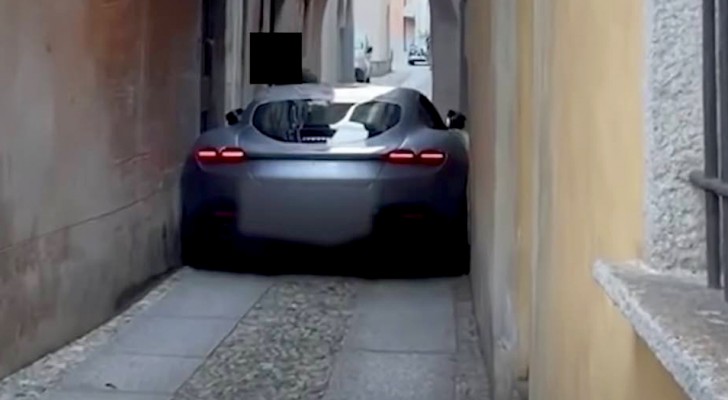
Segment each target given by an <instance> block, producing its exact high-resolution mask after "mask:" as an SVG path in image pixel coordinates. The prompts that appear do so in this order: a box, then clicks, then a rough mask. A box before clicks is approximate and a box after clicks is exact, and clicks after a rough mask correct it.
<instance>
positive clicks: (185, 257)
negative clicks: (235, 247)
mask: <svg viewBox="0 0 728 400" xmlns="http://www.w3.org/2000/svg"><path fill="white" fill-rule="evenodd" d="M197 228H198V227H197V226H196V224H194V223H193V222H192V221H191V220H190V219H188V218H186V219H184V220H183V222H182V226H181V247H182V249H181V250H182V251H181V253H182V254H181V255H182V263H183V265H186V266H188V267H190V268H194V269H200V270H218V269H221V266H222V264H221V263H222V262H224V261H225V258H226V255H227V254H226V253H225V251H224V250H225V249H223V248H220V246H219V244H220V243H219V242H218V240H217V239H216V238H215V236H214V235H206V234H199V233H198V232H199V231H198V229H197ZM202 231H207V230H205V229H203V230H202Z"/></svg>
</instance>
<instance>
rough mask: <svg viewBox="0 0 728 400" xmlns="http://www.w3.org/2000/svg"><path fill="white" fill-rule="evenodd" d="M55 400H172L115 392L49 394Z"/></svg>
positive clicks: (150, 395)
mask: <svg viewBox="0 0 728 400" xmlns="http://www.w3.org/2000/svg"><path fill="white" fill-rule="evenodd" d="M49 395H50V396H49V398H51V399H53V400H171V396H169V395H154V394H138V393H113V392H60V391H55V392H51V393H49Z"/></svg>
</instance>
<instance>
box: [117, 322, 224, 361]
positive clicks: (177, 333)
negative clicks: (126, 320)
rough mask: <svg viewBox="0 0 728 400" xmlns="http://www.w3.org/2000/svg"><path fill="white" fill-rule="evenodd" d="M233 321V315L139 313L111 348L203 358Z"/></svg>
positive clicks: (146, 353)
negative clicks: (221, 317)
mask: <svg viewBox="0 0 728 400" xmlns="http://www.w3.org/2000/svg"><path fill="white" fill-rule="evenodd" d="M236 323H237V320H236V319H220V318H179V317H147V316H140V317H139V318H137V319H136V320H135V321H133V322H132V323H131V324H129V325H128V326H127V327H125V329H124V330H123V331H121V332H119V335H118V336H117V338H116V340H115V341H114V344H113V345H112V349H111V351H112V352H117V353H132V354H143V355H157V356H181V357H201V358H203V357H206V356H207V355H209V354H210V353H211V352H212V350H213V349H214V348H215V347H216V346H217V345H218V344H219V343H220V342H221V341H222V340H223V339H224V338H225V337H226V336H227V335H228V334H229V333H230V331H232V329H233V328H234V327H235V324H236Z"/></svg>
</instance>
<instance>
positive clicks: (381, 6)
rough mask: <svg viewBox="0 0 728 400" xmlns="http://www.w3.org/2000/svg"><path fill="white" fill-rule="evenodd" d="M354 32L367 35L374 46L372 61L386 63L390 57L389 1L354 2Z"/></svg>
mask: <svg viewBox="0 0 728 400" xmlns="http://www.w3.org/2000/svg"><path fill="white" fill-rule="evenodd" d="M353 2H354V30H355V31H356V32H358V33H359V34H361V35H367V37H368V38H369V45H370V46H372V48H373V49H372V61H384V60H387V59H388V57H389V40H388V38H387V26H388V24H389V20H388V19H387V4H388V3H389V1H388V0H353Z"/></svg>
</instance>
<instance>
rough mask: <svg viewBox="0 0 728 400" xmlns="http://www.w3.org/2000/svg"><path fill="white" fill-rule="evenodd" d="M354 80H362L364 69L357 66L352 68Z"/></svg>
mask: <svg viewBox="0 0 728 400" xmlns="http://www.w3.org/2000/svg"><path fill="white" fill-rule="evenodd" d="M354 80H356V81H357V82H359V83H363V82H364V71H363V70H361V69H359V68H357V69H355V70H354Z"/></svg>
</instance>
